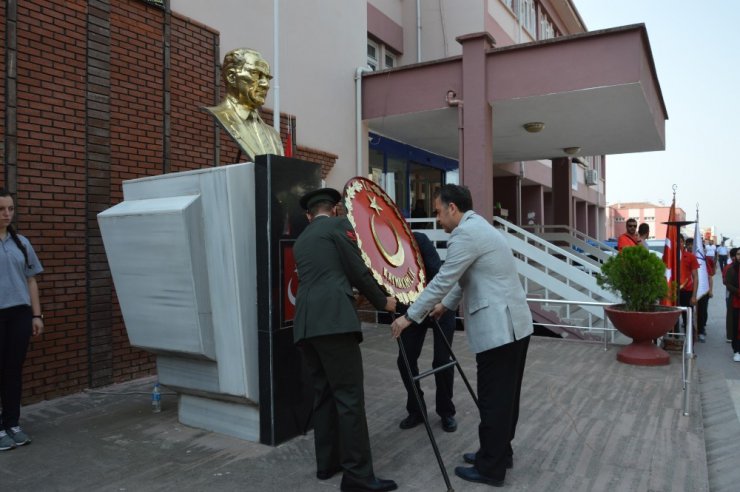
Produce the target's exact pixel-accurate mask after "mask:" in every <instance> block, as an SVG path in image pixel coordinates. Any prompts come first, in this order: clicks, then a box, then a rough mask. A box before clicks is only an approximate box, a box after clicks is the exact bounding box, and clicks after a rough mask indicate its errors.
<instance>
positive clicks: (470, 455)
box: [463, 453, 514, 469]
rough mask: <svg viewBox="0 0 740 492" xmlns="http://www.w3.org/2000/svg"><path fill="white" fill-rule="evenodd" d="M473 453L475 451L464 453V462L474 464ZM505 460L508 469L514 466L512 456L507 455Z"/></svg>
mask: <svg viewBox="0 0 740 492" xmlns="http://www.w3.org/2000/svg"><path fill="white" fill-rule="evenodd" d="M475 455H476V453H465V454H464V455H463V460H464V461H465V463H469V464H471V465H474V464H475ZM505 461H506V468H508V469H512V468H514V458H512V457H511V456H507V457H506V460H505Z"/></svg>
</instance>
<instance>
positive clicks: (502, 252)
mask: <svg viewBox="0 0 740 492" xmlns="http://www.w3.org/2000/svg"><path fill="white" fill-rule="evenodd" d="M461 300H462V306H463V315H464V316H465V331H466V332H467V334H468V343H469V344H470V349H471V350H472V351H473V352H474V353H480V352H484V351H486V350H489V349H492V348H495V347H499V346H501V345H506V344H507V343H511V342H513V341H515V340H519V339H521V338H524V337H526V336H528V335H531V334H532V331H533V327H532V313H531V312H530V310H529V306H528V305H527V299H526V296H525V294H524V289H523V288H522V284H521V282H520V280H519V274H517V272H516V266H515V264H514V258H513V257H512V252H511V248H510V247H509V245H508V244H507V242H506V238H505V237H504V236H503V234H502V233H501V232H500V231H498V230H497V229H495V228H494V227H493V226H492V225H491V224H489V223H488V222H487V221H486V220H485V219H483V218H482V217H481V216H479V215H478V214H476V213H475V212H473V211H472V210H471V211H468V212H465V214H464V215H463V217H462V219H461V220H460V224H458V226H457V227H456V228H455V230H453V231H452V234H450V238H449V239H448V240H447V258H446V259H445V262H444V263H443V264H442V268H440V270H439V273H437V275H436V276H435V277H434V279H432V281H431V282H430V283H429V285H427V287H426V288H425V289H424V292H422V294H421V295H420V296H419V298H418V299H417V300H416V302H415V303H414V304H412V305H411V307H409V310H408V312H407V313H408V315H409V317H410V318H411V319H413V320H414V321H417V322H418V321H421V320H423V319H424V317H425V316H426V314H427V313H428V312H429V311H430V310H431V309H432V308H433V307H434V305H435V304H436V303H438V302H440V301H441V302H442V304H444V306H445V307H446V308H447V309H457V306H458V305H459V304H460V301H461Z"/></svg>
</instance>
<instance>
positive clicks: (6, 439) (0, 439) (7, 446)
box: [0, 430, 15, 451]
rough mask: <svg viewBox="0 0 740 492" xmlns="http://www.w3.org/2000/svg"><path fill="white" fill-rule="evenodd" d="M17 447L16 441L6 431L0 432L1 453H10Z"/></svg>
mask: <svg viewBox="0 0 740 492" xmlns="http://www.w3.org/2000/svg"><path fill="white" fill-rule="evenodd" d="M14 447H15V441H14V440H13V438H12V437H10V436H9V435H8V433H7V432H5V431H4V430H0V451H8V450H11V449H13V448H14Z"/></svg>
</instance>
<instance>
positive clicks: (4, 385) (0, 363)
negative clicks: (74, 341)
mask: <svg viewBox="0 0 740 492" xmlns="http://www.w3.org/2000/svg"><path fill="white" fill-rule="evenodd" d="M14 214H15V204H14V202H13V197H12V196H11V195H10V193H8V192H7V191H6V190H4V189H2V188H0V245H1V246H2V248H0V405H2V413H1V414H0V451H7V450H9V449H13V448H15V447H16V446H23V445H24V444H28V443H30V442H31V438H30V437H29V436H28V434H26V433H25V432H24V431H23V429H21V427H20V425H19V420H20V415H21V394H22V390H23V387H22V382H23V362H24V361H25V360H26V352H28V343H29V341H30V339H31V335H33V336H39V335H41V334H42V333H43V332H44V317H43V315H42V314H41V301H40V300H39V287H38V284H37V283H36V275H38V274H39V273H41V272H43V271H44V269H43V267H42V266H41V262H40V261H39V259H38V257H37V256H36V252H35V251H34V250H33V246H31V243H30V242H29V241H28V239H26V238H25V237H24V236H21V235H20V234H18V233H17V232H16V231H15V229H14V228H13V225H12V222H13V215H14Z"/></svg>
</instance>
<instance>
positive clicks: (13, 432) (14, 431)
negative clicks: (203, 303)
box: [8, 359, 740, 446]
mask: <svg viewBox="0 0 740 492" xmlns="http://www.w3.org/2000/svg"><path fill="white" fill-rule="evenodd" d="M738 360H740V359H738ZM8 434H9V435H10V437H11V438H13V441H14V442H15V445H16V446H23V445H24V444H28V443H30V442H31V438H30V437H29V435H28V434H26V433H25V432H23V429H21V428H20V427H18V426H15V427H11V428H10V429H8Z"/></svg>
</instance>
